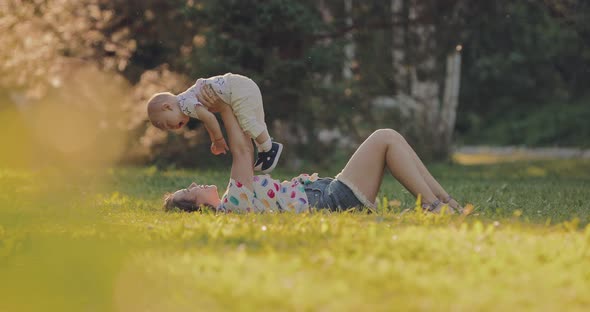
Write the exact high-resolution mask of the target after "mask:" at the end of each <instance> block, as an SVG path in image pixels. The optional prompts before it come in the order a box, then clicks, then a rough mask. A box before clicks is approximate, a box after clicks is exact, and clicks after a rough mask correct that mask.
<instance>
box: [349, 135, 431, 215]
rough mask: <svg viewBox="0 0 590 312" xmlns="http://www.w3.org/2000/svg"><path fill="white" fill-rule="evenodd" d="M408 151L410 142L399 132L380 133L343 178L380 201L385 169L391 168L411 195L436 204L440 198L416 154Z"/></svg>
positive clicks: (368, 142) (358, 153) (352, 160)
mask: <svg viewBox="0 0 590 312" xmlns="http://www.w3.org/2000/svg"><path fill="white" fill-rule="evenodd" d="M408 148H409V145H408V144H407V142H406V140H405V139H404V138H403V137H402V135H401V134H399V133H398V132H396V131H395V130H392V129H380V130H377V131H375V132H373V134H371V136H369V137H368V138H367V139H366V140H365V141H364V142H363V144H361V146H359V148H358V149H357V150H356V152H355V153H354V154H353V155H352V157H351V158H350V160H349V161H348V163H347V164H346V166H345V167H344V169H343V170H342V172H341V173H340V177H341V178H342V179H343V180H346V181H348V182H350V183H352V184H353V185H355V186H356V187H357V189H358V190H359V191H360V192H361V193H363V194H364V195H365V196H366V197H367V198H369V199H370V200H371V199H374V198H376V197H377V193H378V192H379V188H380V186H381V181H382V180H383V169H384V168H385V166H387V168H388V169H389V171H390V172H391V174H392V175H393V176H394V177H395V178H396V179H397V180H398V181H399V182H400V183H401V184H402V185H403V186H404V187H405V188H406V189H407V190H408V191H410V193H412V194H413V195H414V196H418V194H421V195H422V199H423V201H424V202H425V203H434V202H435V201H436V200H437V197H436V195H435V194H434V192H433V191H432V190H431V188H430V187H429V185H428V183H427V182H426V180H425V179H424V176H423V175H422V173H421V172H420V170H419V168H418V166H417V164H416V160H415V159H414V156H413V153H412V152H413V151H411V148H409V149H408Z"/></svg>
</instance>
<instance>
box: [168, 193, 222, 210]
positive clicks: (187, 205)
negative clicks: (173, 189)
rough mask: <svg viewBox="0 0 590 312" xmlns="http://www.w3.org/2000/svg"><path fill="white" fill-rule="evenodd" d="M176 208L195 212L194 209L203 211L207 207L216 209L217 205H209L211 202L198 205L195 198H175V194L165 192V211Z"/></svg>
mask: <svg viewBox="0 0 590 312" xmlns="http://www.w3.org/2000/svg"><path fill="white" fill-rule="evenodd" d="M174 208H178V209H180V210H182V211H186V212H194V211H201V210H204V209H203V208H205V209H209V210H212V211H215V210H216V209H215V207H213V205H209V204H201V205H197V203H196V202H195V201H193V200H186V199H180V200H177V199H175V198H174V194H173V193H166V194H164V211H167V212H168V211H173V210H174Z"/></svg>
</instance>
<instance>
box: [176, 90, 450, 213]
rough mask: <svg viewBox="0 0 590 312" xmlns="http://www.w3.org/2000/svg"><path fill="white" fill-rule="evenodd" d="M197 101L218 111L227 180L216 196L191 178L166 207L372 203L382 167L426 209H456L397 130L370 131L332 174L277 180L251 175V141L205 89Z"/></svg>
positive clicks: (259, 208)
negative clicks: (229, 163)
mask: <svg viewBox="0 0 590 312" xmlns="http://www.w3.org/2000/svg"><path fill="white" fill-rule="evenodd" d="M199 100H200V102H201V103H203V104H204V105H205V106H207V107H208V108H209V109H210V110H211V111H217V112H219V113H221V118H222V119H223V123H224V125H225V128H226V131H227V135H228V137H229V148H230V151H231V154H232V157H233V158H232V167H231V174H230V180H229V185H228V187H227V190H226V192H225V194H224V195H223V197H222V198H221V199H220V198H219V193H218V192H217V187H216V186H215V185H199V184H196V183H193V184H191V185H190V186H189V187H188V188H186V189H182V190H178V191H176V192H174V193H173V194H167V196H166V198H165V209H166V210H170V209H172V208H174V207H177V208H179V209H181V210H185V211H197V210H199V209H200V208H201V207H203V206H205V207H208V208H210V209H213V210H217V211H221V212H250V211H254V212H264V211H294V212H303V211H309V210H310V208H323V209H329V210H333V211H334V210H344V209H348V208H353V207H363V206H364V207H369V208H373V207H375V198H376V197H377V192H378V191H379V187H380V186H381V181H382V180H383V171H384V170H383V169H384V167H387V168H388V169H389V171H390V172H391V174H392V175H393V176H394V177H395V178H396V179H397V180H398V181H399V182H400V183H401V184H402V185H403V186H404V187H405V188H406V189H408V191H410V192H411V193H412V194H413V195H414V196H418V194H421V196H422V208H423V209H424V210H425V211H430V212H434V213H438V212H441V211H443V207H449V209H447V210H446V211H448V212H450V213H453V212H458V211H460V210H461V206H460V205H459V204H458V203H457V202H456V201H455V200H454V199H453V198H452V197H451V196H449V194H448V193H447V192H446V191H445V190H444V189H443V188H442V186H441V185H440V184H439V183H438V182H437V181H436V180H435V179H434V177H432V175H431V174H430V173H429V172H428V170H427V169H426V167H425V166H424V164H423V163H422V161H421V160H420V159H419V158H418V156H417V155H416V153H415V152H414V150H413V149H412V148H411V147H410V145H409V144H408V143H407V142H406V140H405V139H404V138H403V137H402V135H400V134H399V133H398V132H396V131H395V130H392V129H379V130H377V131H375V132H373V134H371V135H370V136H369V137H368V138H367V139H366V140H365V141H364V142H363V143H362V144H361V145H360V146H359V147H358V149H357V150H356V152H355V153H354V154H353V155H352V157H351V158H350V160H349V161H348V163H347V164H346V166H345V167H344V169H342V171H341V172H340V173H339V174H338V175H337V176H336V177H335V178H318V177H317V174H313V175H311V176H310V175H307V174H302V175H299V176H297V177H295V178H293V179H291V180H290V181H283V182H280V181H279V180H275V179H273V178H272V177H271V176H270V175H256V176H255V175H254V171H253V165H252V164H253V163H254V148H253V145H252V142H251V140H250V137H248V136H247V135H246V134H245V133H244V132H242V130H241V128H240V126H239V125H238V122H237V120H236V118H235V116H234V114H233V113H232V111H231V109H230V108H229V107H228V106H227V105H224V104H223V101H222V100H221V99H220V98H219V97H218V96H217V94H216V93H215V92H213V91H211V90H209V89H207V88H205V92H202V95H201V96H200V97H199Z"/></svg>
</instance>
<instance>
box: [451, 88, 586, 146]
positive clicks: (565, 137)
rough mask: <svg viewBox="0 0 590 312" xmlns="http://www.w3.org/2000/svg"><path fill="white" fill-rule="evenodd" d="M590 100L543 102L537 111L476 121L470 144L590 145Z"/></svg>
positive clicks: (473, 123)
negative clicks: (548, 103) (569, 102)
mask: <svg viewBox="0 0 590 312" xmlns="http://www.w3.org/2000/svg"><path fill="white" fill-rule="evenodd" d="M589 101H590V100H589V99H584V100H581V101H579V102H577V103H572V104H565V105H564V104H562V105H557V104H553V105H543V106H541V107H538V108H537V109H536V110H534V111H523V110H522V109H514V110H511V111H509V112H505V113H499V114H498V115H497V116H496V117H494V118H490V119H489V120H487V121H481V120H474V121H472V122H471V123H470V125H471V127H472V128H471V130H470V133H469V134H468V135H466V136H465V137H463V138H461V140H462V141H463V142H465V143H467V144H481V143H487V144H497V145H527V146H551V145H558V146H573V147H581V148H587V147H589V146H590V123H588V120H590V109H588V107H589V104H588V102H589Z"/></svg>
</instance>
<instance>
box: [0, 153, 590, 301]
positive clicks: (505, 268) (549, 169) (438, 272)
mask: <svg viewBox="0 0 590 312" xmlns="http://www.w3.org/2000/svg"><path fill="white" fill-rule="evenodd" d="M432 169H433V172H434V174H435V175H436V176H440V177H442V179H441V182H442V184H443V185H445V187H447V189H448V190H449V191H450V192H451V193H452V194H453V195H454V196H455V197H457V198H458V199H460V200H461V201H462V202H463V203H471V204H473V205H474V207H475V210H474V211H473V213H472V214H471V215H470V216H467V217H459V216H454V217H449V216H438V215H423V214H420V213H414V212H411V211H410V212H404V213H400V212H401V211H403V210H405V209H406V208H412V207H413V206H414V201H413V199H412V197H411V195H409V194H408V193H407V192H403V191H401V189H402V188H401V186H400V185H398V184H397V183H395V182H394V181H393V179H391V178H386V179H385V185H384V187H383V188H382V192H381V193H380V195H379V198H380V199H383V198H385V197H386V198H387V199H386V200H381V201H380V207H381V209H380V210H379V211H377V212H376V213H373V214H368V213H365V212H355V211H352V212H343V213H321V212H320V213H314V214H301V215H294V214H287V213H286V214H244V215H236V214H227V215H224V214H220V215H216V214H213V213H202V214H199V213H194V214H188V213H164V212H163V211H162V210H161V207H160V205H161V196H162V194H163V193H164V192H165V191H173V190H175V189H178V188H181V187H185V186H186V185H188V184H189V183H190V182H191V181H193V180H196V181H199V182H203V183H216V184H219V185H224V184H225V183H226V182H227V175H228V172H226V171H186V170H167V171H160V170H158V169H156V168H155V167H149V168H129V169H111V170H107V171H106V172H104V173H101V172H95V171H82V172H76V173H71V175H70V176H68V177H64V176H63V172H59V171H52V170H38V171H32V172H31V171H23V170H11V169H10V170H9V169H2V170H0V188H1V189H2V190H3V192H1V193H0V276H2V279H0V310H7V311H38V310H44V311H80V310H98V311H142V310H156V311H178V310H207V311H227V310H232V311H233V310H242V309H248V310H249V309H257V310H277V309H279V310H316V309H318V308H319V309H323V310H330V311H332V310H338V311H341V310H378V311H385V310H390V309H391V307H392V306H395V307H396V308H397V309H400V310H425V309H428V310H433V309H434V310H440V311H451V310H452V311H454V310H457V309H459V310H477V311H496V310H498V309H502V310H513V309H515V308H517V309H518V310H530V311H538V310H557V309H566V310H568V311H578V310H579V311H583V310H585V309H586V308H587V306H588V304H590V301H589V299H588V296H587V293H588V292H589V291H590V288H588V287H589V285H590V284H589V283H588V278H589V277H590V268H589V267H588V265H587V263H588V260H590V254H589V253H588V251H589V250H590V249H589V247H590V225H588V224H589V223H590V219H589V217H588V206H587V203H588V202H589V201H590V198H589V197H588V192H587V189H588V187H589V186H590V185H589V184H590V175H589V173H590V163H589V162H588V161H550V162H531V163H527V162H520V163H508V164H498V165H491V166H470V167H464V166H458V165H454V166H451V167H449V166H448V165H437V166H434V167H433V168H432ZM291 175H292V174H290V173H287V172H279V173H278V175H277V177H281V178H287V177H290V176H291ZM49 182H51V183H49ZM392 294H395V295H393V296H392ZM539 294H543V296H539Z"/></svg>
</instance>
